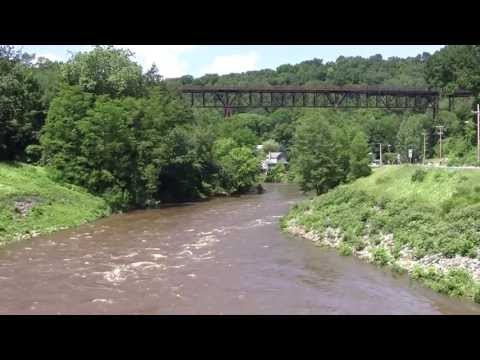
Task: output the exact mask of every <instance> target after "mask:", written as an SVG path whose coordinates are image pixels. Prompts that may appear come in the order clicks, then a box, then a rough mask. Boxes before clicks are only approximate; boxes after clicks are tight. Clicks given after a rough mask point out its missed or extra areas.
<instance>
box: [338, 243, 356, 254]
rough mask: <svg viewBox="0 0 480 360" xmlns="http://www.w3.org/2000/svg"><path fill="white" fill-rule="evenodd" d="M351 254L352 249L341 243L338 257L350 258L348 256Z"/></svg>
mask: <svg viewBox="0 0 480 360" xmlns="http://www.w3.org/2000/svg"><path fill="white" fill-rule="evenodd" d="M352 252H353V251H352V248H351V247H350V246H349V245H347V244H343V243H342V244H341V245H340V248H339V253H340V255H342V256H350V255H352Z"/></svg>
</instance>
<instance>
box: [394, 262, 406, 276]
mask: <svg viewBox="0 0 480 360" xmlns="http://www.w3.org/2000/svg"><path fill="white" fill-rule="evenodd" d="M391 270H392V271H393V272H394V273H396V274H399V275H403V274H405V273H406V270H405V269H404V268H402V267H401V266H400V265H398V264H397V263H393V264H392V266H391Z"/></svg>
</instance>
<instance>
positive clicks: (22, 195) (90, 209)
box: [0, 163, 110, 246]
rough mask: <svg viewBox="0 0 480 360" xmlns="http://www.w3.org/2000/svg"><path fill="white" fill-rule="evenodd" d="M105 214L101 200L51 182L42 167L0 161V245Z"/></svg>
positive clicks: (76, 189) (74, 187)
mask: <svg viewBox="0 0 480 360" xmlns="http://www.w3.org/2000/svg"><path fill="white" fill-rule="evenodd" d="M108 214H110V209H109V207H108V206H107V204H106V203H105V201H104V200H103V199H101V198H98V197H96V196H93V195H91V194H89V193H88V192H87V191H86V190H84V189H82V188H80V187H78V186H74V185H68V184H59V183H56V182H54V181H53V180H52V179H51V178H50V177H49V176H48V172H47V170H46V169H45V168H42V167H39V166H32V165H27V164H6V163H0V246H3V245H5V244H7V243H10V242H12V241H16V240H21V239H26V238H29V237H34V236H38V235H40V234H45V233H50V232H53V231H56V230H60V229H66V228H70V227H74V226H77V225H80V224H83V223H86V222H89V221H93V220H95V219H98V218H100V217H103V216H106V215H108Z"/></svg>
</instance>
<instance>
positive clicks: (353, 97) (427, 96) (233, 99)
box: [180, 85, 471, 117]
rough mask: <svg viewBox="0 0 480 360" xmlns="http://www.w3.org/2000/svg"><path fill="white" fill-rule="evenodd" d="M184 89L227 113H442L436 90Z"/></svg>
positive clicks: (193, 97)
mask: <svg viewBox="0 0 480 360" xmlns="http://www.w3.org/2000/svg"><path fill="white" fill-rule="evenodd" d="M180 90H181V92H182V93H183V94H184V95H185V96H186V98H187V100H188V101H189V102H190V104H191V105H192V106H198V107H203V108H223V109H224V110H225V116H229V115H231V113H232V109H242V108H278V107H290V108H295V107H314V108H315V107H317V108H328V107H333V108H380V109H392V110H393V109H400V110H401V109H414V110H417V111H426V110H427V109H428V108H431V109H432V111H433V116H434V117H435V115H436V114H437V112H438V102H439V98H440V91H439V90H436V89H419V88H400V87H387V86H360V85H350V86H316V87H306V86H248V87H241V86H183V87H181V89H180ZM467 96H471V93H469V92H468V91H458V92H456V93H454V94H452V95H449V106H450V108H451V107H452V106H453V105H454V102H453V99H454V98H455V97H467Z"/></svg>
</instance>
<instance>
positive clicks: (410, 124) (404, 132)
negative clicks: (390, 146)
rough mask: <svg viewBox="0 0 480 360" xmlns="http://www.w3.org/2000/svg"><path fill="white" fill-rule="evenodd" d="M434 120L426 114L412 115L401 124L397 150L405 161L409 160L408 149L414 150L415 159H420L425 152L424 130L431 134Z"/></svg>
mask: <svg viewBox="0 0 480 360" xmlns="http://www.w3.org/2000/svg"><path fill="white" fill-rule="evenodd" d="M431 129H432V120H431V118H430V117H429V116H427V115H424V114H417V115H411V116H408V117H407V118H405V119H404V120H403V121H402V123H401V124H400V129H399V130H398V134H397V145H396V148H397V151H398V152H399V153H400V155H401V156H402V158H403V161H409V158H408V150H409V149H412V150H413V159H412V160H414V161H416V160H418V159H419V158H420V156H421V155H422V153H423V135H422V134H423V132H424V131H427V132H428V133H429V134H431Z"/></svg>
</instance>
